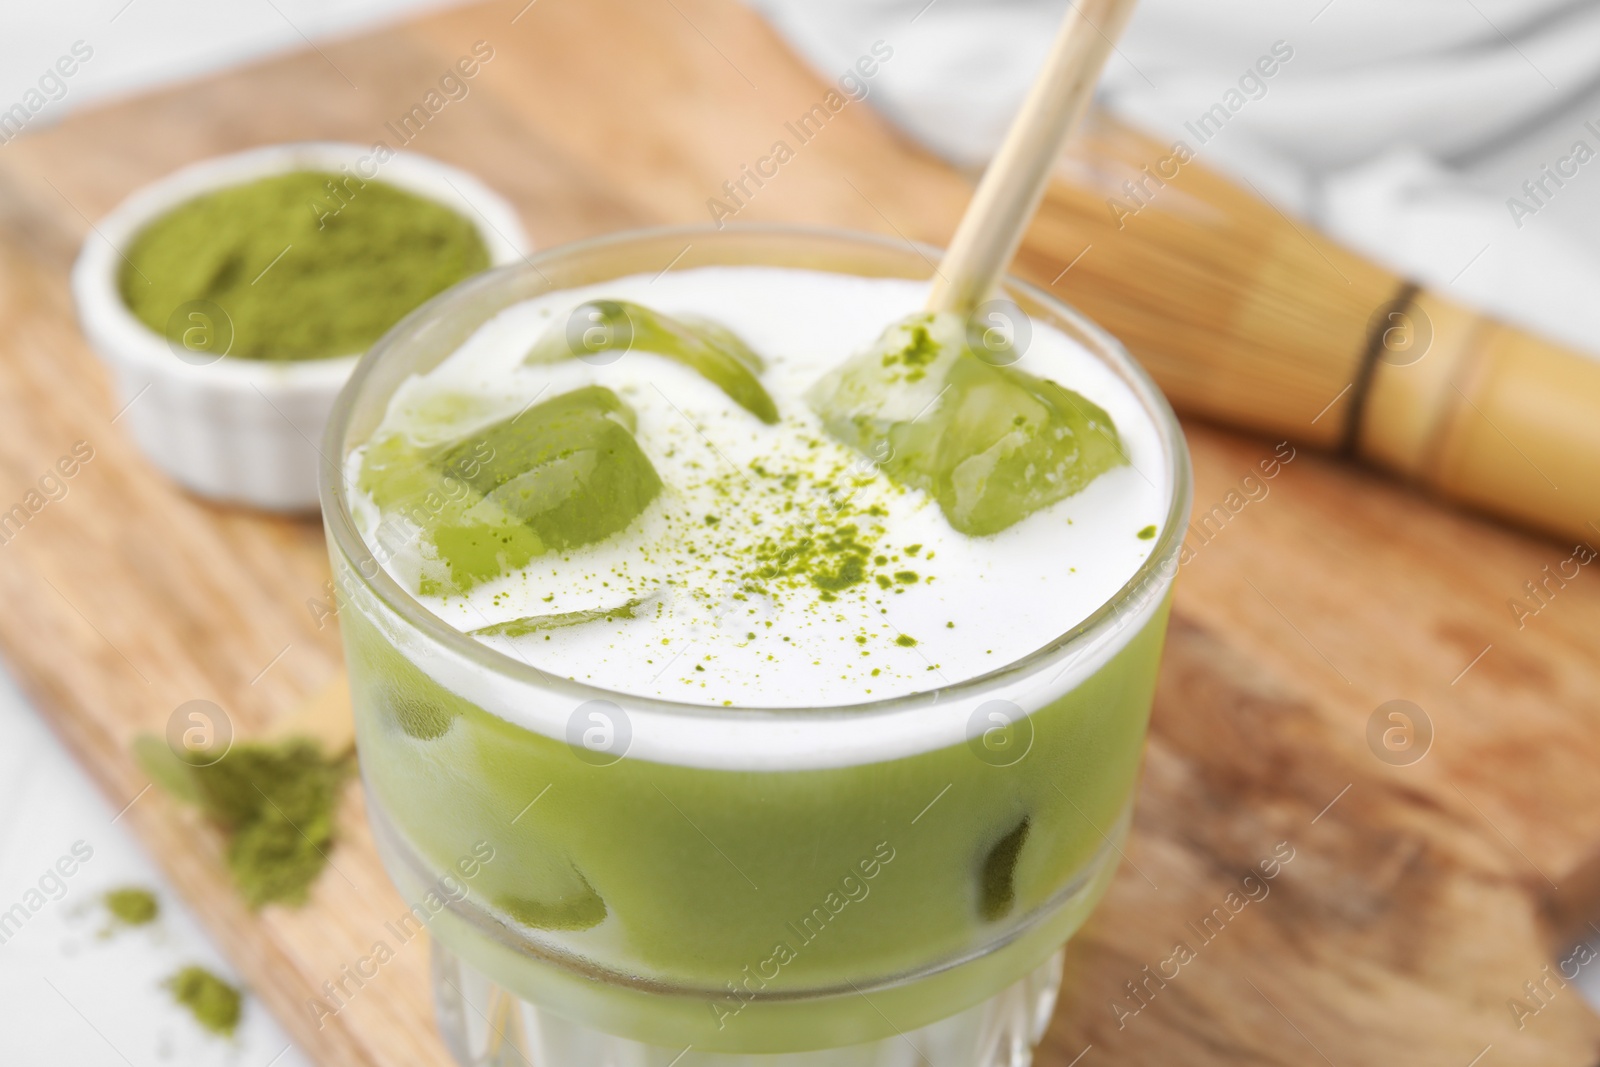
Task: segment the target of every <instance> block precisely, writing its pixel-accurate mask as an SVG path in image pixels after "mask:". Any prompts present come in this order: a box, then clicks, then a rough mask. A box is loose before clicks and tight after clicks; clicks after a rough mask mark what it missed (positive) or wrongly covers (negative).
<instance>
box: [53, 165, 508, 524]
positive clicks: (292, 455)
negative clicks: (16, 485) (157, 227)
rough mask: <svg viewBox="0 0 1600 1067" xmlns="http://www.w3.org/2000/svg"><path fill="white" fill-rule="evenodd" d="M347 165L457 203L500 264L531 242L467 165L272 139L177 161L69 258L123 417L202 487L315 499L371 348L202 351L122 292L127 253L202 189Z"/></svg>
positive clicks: (300, 504)
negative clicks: (143, 315) (360, 364)
mask: <svg viewBox="0 0 1600 1067" xmlns="http://www.w3.org/2000/svg"><path fill="white" fill-rule="evenodd" d="M374 167H376V171H375V172H374ZM341 168H343V169H345V170H346V172H348V173H354V174H356V175H357V176H359V177H362V178H367V179H369V180H370V179H375V180H377V181H382V182H387V183H389V184H391V185H395V186H398V187H399V188H402V189H405V190H408V191H410V192H413V193H416V194H418V195H421V196H426V197H428V198H429V199H432V200H436V201H438V202H439V203H441V204H443V205H445V206H446V207H449V208H452V209H454V210H455V211H458V212H460V213H461V215H463V216H464V217H466V218H467V219H469V220H471V221H472V223H473V224H474V225H476V226H477V228H478V232H479V233H480V234H481V235H482V237H483V241H484V245H485V246H486V247H487V249H488V251H489V260H490V263H491V264H492V265H494V266H500V265H502V264H505V263H509V262H511V261H513V260H517V259H520V258H522V257H523V256H525V255H526V254H527V252H528V250H529V248H528V239H527V236H526V234H525V233H524V232H523V229H522V223H521V222H520V220H519V219H518V217H517V213H516V210H515V209H514V208H512V206H511V205H510V204H508V203H507V202H506V201H505V200H503V199H501V198H500V197H499V196H498V195H496V194H495V193H493V192H491V191H490V190H489V189H488V188H487V187H486V186H485V185H484V184H483V183H482V182H480V181H478V179H476V178H474V177H473V176H472V175H470V174H467V173H466V172H464V171H461V170H458V169H456V168H455V167H450V166H446V165H445V164H443V163H440V162H437V161H436V160H433V159H429V158H428V157H426V156H421V155H416V154H414V153H410V152H396V153H394V154H392V155H391V156H390V158H389V159H388V160H387V161H386V162H383V163H381V164H380V163H378V162H377V157H376V155H375V154H374V151H373V149H372V148H370V147H362V146H360V145H354V144H337V143H319V142H311V143H304V144H283V145H269V146H267V147H265V148H257V149H252V150H251V151H248V152H240V153H238V154H236V155H230V156H221V157H218V158H216V159H210V160H206V161H204V162H201V163H196V164H193V165H192V166H188V167H184V168H183V169H182V170H178V171H174V172H173V173H172V174H169V175H167V176H166V177H165V178H162V179H161V180H160V181H157V182H154V183H152V184H150V185H147V186H145V187H144V188H143V189H140V190H139V191H138V192H135V193H134V194H133V195H131V196H129V197H128V199H126V200H124V201H123V202H122V203H121V204H120V205H118V206H117V208H116V210H114V211H112V212H111V214H109V215H107V216H106V217H105V218H103V219H101V220H100V222H99V223H98V225H97V226H95V227H94V228H93V230H91V232H90V234H89V236H88V238H87V239H86V240H85V241H84V243H83V250H82V251H81V252H80V253H79V254H78V261H77V263H76V264H75V265H74V266H73V269H72V295H73V299H74V301H75V302H76V304H77V309H78V321H79V324H80V325H81V326H82V328H83V332H84V334H85V336H87V337H88V339H89V343H90V345H91V346H92V347H93V348H94V350H95V352H96V353H98V354H99V356H100V358H101V359H102V360H104V361H105V363H106V365H107V366H108V367H109V368H110V369H111V373H112V376H113V378H114V379H115V381H116V392H117V397H118V399H117V406H118V408H119V409H120V410H121V414H120V415H118V416H117V421H119V422H125V423H127V425H128V428H129V430H130V432H131V433H132V434H133V438H134V440H135V441H136V442H138V444H139V447H140V448H141V449H143V450H144V452H145V454H146V455H147V456H149V457H150V459H152V460H153V461H154V462H155V463H156V465H157V466H159V467H160V468H161V469H162V470H164V471H166V472H167V473H168V474H169V475H171V476H172V477H173V478H174V479H176V480H177V481H178V482H179V483H181V484H182V485H184V486H185V487H186V488H188V489H190V490H193V491H194V492H196V493H199V494H200V495H202V496H206V497H210V498H212V499H214V500H220V501H226V502H229V503H238V504H248V505H251V506H254V507H259V508H266V509H269V510H273V511H310V510H314V509H315V508H316V507H317V459H318V456H317V449H318V448H319V447H320V446H319V444H318V442H320V441H321V440H322V431H323V427H324V425H325V424H326V423H327V421H328V414H329V412H330V411H331V410H332V409H333V401H334V397H336V396H337V395H338V393H339V390H340V389H341V388H342V387H343V386H344V383H345V380H346V379H347V378H349V377H350V372H351V371H352V370H354V369H355V365H356V361H357V360H358V359H359V358H360V356H361V353H359V352H352V353H351V354H349V355H347V356H337V357H333V358H329V359H312V360H259V359H241V358H235V357H228V356H224V357H221V358H212V359H210V360H200V361H196V360H195V359H194V357H193V356H192V354H190V353H187V352H184V353H181V354H180V353H179V351H178V350H177V348H176V347H175V346H173V345H170V344H169V343H168V341H167V339H166V338H165V337H163V336H162V335H160V334H158V333H156V332H155V331H154V330H151V329H150V328H149V327H148V326H146V325H145V324H144V323H143V322H141V321H139V320H138V319H137V318H135V317H134V315H133V313H132V312H131V311H129V310H128V308H127V305H125V304H124V303H123V302H122V296H121V294H120V293H119V292H118V290H117V275H118V273H119V270H120V268H121V267H122V263H123V258H122V252H121V251H120V250H121V249H124V248H126V247H127V246H128V244H129V242H130V241H131V240H132V239H133V237H134V236H135V235H137V234H138V232H139V231H140V230H141V229H143V228H144V227H145V226H146V225H147V224H149V223H150V222H152V221H154V220H155V219H156V218H158V217H159V216H161V215H163V214H165V213H166V212H167V211H169V210H171V209H172V208H174V207H176V206H177V205H179V204H181V203H183V202H185V201H187V200H190V199H192V198H194V197H196V196H198V195H200V194H202V193H207V192H210V191H212V190H215V189H220V188H223V187H226V186H230V185H238V184H241V183H243V182H248V181H251V180H253V179H256V178H261V177H265V176H267V175H271V174H282V173H285V172H287V171H295V170H327V171H335V172H337V171H340V170H341ZM183 357H188V358H183Z"/></svg>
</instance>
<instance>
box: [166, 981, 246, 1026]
mask: <svg viewBox="0 0 1600 1067" xmlns="http://www.w3.org/2000/svg"><path fill="white" fill-rule="evenodd" d="M162 984H163V985H165V986H166V987H167V990H168V991H169V992H171V994H172V999H173V1000H176V1001H177V1002H178V1003H179V1004H181V1005H183V1006H184V1007H185V1008H188V1009H189V1012H190V1014H192V1015H193V1016H194V1019H195V1022H197V1023H199V1024H200V1025H201V1026H203V1027H205V1028H206V1029H207V1030H210V1031H211V1032H212V1033H213V1034H218V1035H220V1036H222V1037H232V1036H233V1032H234V1030H236V1029H238V1026H239V1016H240V1014H241V1011H240V1008H241V1005H242V1003H243V1000H244V997H243V995H242V994H240V992H239V991H238V990H237V989H235V988H234V987H233V986H231V985H229V984H228V983H227V982H225V981H223V980H222V979H221V978H218V977H217V976H216V975H214V974H212V973H211V972H210V971H208V970H206V969H205V968H204V967H201V966H198V965H193V964H191V965H190V966H188V967H185V968H184V969H183V970H181V971H179V972H178V973H177V974H175V975H173V976H172V977H171V978H168V979H167V980H166V981H165V982H163V983H162Z"/></svg>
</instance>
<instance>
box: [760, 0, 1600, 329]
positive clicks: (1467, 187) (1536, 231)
mask: <svg viewBox="0 0 1600 1067" xmlns="http://www.w3.org/2000/svg"><path fill="white" fill-rule="evenodd" d="M750 2H751V3H752V4H753V5H754V6H755V7H757V8H758V9H759V10H761V11H763V12H764V13H765V14H766V15H767V16H768V17H769V18H770V19H771V20H772V21H773V22H774V23H775V24H776V25H777V26H778V27H779V29H780V30H781V31H782V32H783V33H784V34H785V35H786V36H788V37H789V39H790V40H791V42H792V43H793V44H794V45H795V46H796V48H797V49H798V50H799V51H800V52H801V53H802V54H803V55H805V56H806V57H808V59H809V60H810V61H811V62H812V63H813V64H815V65H816V66H817V67H818V68H819V69H820V70H822V71H824V72H828V73H830V74H831V73H837V72H838V71H840V70H843V69H845V68H846V67H848V66H850V65H851V64H852V63H853V62H854V61H855V59H856V58H857V57H858V56H860V55H862V54H865V53H866V52H867V51H868V50H869V49H870V47H871V45H872V44H873V43H874V42H876V41H880V40H881V41H884V42H886V43H887V44H888V45H889V46H891V47H892V48H893V49H894V55H893V58H892V60H891V61H889V62H886V63H884V64H883V66H882V69H881V71H880V72H879V74H878V76H877V77H875V78H874V79H873V82H872V84H871V87H870V95H869V99H870V100H871V101H872V102H873V103H874V104H876V105H877V106H878V108H879V109H880V110H881V111H882V112H883V113H884V114H885V115H886V116H887V117H889V118H890V119H891V120H892V121H894V122H895V123H897V124H898V125H899V126H901V127H902V128H903V129H905V130H906V131H907V132H909V133H910V134H911V135H913V136H914V137H917V138H919V139H920V140H922V141H923V142H924V143H926V144H927V145H928V146H930V147H931V148H932V149H934V150H935V151H936V152H938V153H940V154H941V155H943V156H945V157H946V158H948V159H950V160H952V161H953V162H956V163H959V164H963V165H981V163H982V162H983V161H984V160H985V159H987V157H988V155H989V153H990V152H992V151H993V149H994V147H995V145H996V144H997V143H998V142H999V140H1000V138H1001V136H1002V135H1003V134H1004V131H1005V128H1006V125H1007V123H1008V122H1009V121H1010V118H1011V115H1012V114H1013V112H1014V111H1015V109H1016V107H1017V104H1018V103H1019V101H1020V100H1021V97H1022V95H1023V93H1024V92H1025V91H1026V89H1027V86H1028V84H1029V82H1030V80H1031V79H1032V77H1033V74H1034V72H1035V71H1036V70H1037V68H1038V66H1039V64H1040V63H1041V62H1042V60H1043V58H1044V55H1045V53H1046V51H1047V50H1048V48H1049V45H1050V41H1051V39H1052V37H1053V36H1054V34H1055V31H1056V29H1057V27H1058V25H1059V22H1060V19H1061V17H1062V15H1063V14H1064V12H1065V10H1066V6H1065V4H1064V3H1063V2H1062V0H932V2H931V3H930V2H929V0H750ZM1275 49H1276V51H1275ZM1286 53H1287V54H1288V58H1286V59H1285V58H1282V57H1283V56H1284V55H1285V54H1286ZM1263 57H1268V58H1271V59H1275V60H1276V62H1275V63H1270V62H1269V63H1266V64H1264V65H1261V66H1258V63H1259V62H1260V61H1261V60H1262V59H1263ZM1268 68H1272V74H1271V76H1270V77H1265V76H1263V75H1262V71H1264V70H1266V69H1268ZM1101 100H1102V103H1103V104H1104V105H1105V106H1107V107H1109V108H1110V109H1111V110H1112V111H1114V112H1116V113H1117V114H1119V115H1121V116H1122V117H1124V118H1125V119H1127V120H1129V121H1131V122H1133V123H1135V124H1136V125H1138V126H1140V127H1143V128H1144V129H1146V130H1147V131H1149V132H1151V133H1153V134H1155V135H1156V136H1158V137H1160V138H1162V139H1164V140H1180V139H1181V140H1183V141H1184V142H1185V143H1186V144H1187V145H1188V146H1189V147H1190V148H1191V149H1193V150H1194V152H1195V155H1196V158H1198V159H1200V160H1202V161H1204V162H1205V163H1206V164H1207V165H1210V166H1213V167H1216V168H1219V169H1221V170H1223V171H1225V172H1227V173H1229V174H1232V175H1234V176H1235V177H1238V178H1242V179H1247V180H1248V181H1249V182H1250V183H1251V184H1253V185H1254V186H1255V187H1256V188H1257V189H1258V190H1259V191H1261V192H1262V193H1263V195H1266V196H1268V197H1270V198H1271V199H1273V200H1274V201H1275V202H1277V203H1278V204H1279V206H1281V207H1283V208H1284V209H1285V210H1287V211H1292V212H1296V213H1298V214H1299V215H1301V216H1303V217H1305V218H1307V219H1309V220H1311V221H1313V222H1314V223H1316V224H1317V225H1319V226H1321V227H1322V228H1323V229H1325V230H1326V231H1327V232H1329V233H1331V234H1332V235H1333V236H1334V237H1336V238H1338V239H1339V240H1341V241H1343V242H1345V243H1346V244H1348V245H1350V246H1352V247H1354V248H1355V249H1357V250H1359V251H1361V252H1364V253H1366V254H1367V255H1369V256H1371V257H1373V258H1374V259H1377V260H1379V261H1380V262H1383V263H1385V264H1387V265H1389V266H1391V267H1393V268H1394V269H1396V270H1399V271H1401V272H1403V273H1405V274H1407V275H1409V276H1411V277H1413V278H1415V279H1417V280H1418V281H1420V282H1422V283H1424V284H1425V285H1427V286H1429V287H1430V288H1434V289H1436V290H1441V291H1445V292H1448V293H1449V294H1450V295H1451V296H1454V297H1455V298H1457V299H1460V300H1463V301H1465V302H1468V303H1472V304H1476V305H1477V306H1479V307H1482V308H1484V309H1486V310H1489V311H1491V312H1493V313H1494V314H1496V315H1498V316H1500V317H1502V318H1504V319H1507V320H1509V321H1512V322H1515V323H1518V324H1519V325H1522V326H1525V327H1527V328H1530V329H1533V330H1537V331H1539V332H1542V333H1544V334H1547V335H1549V336H1552V337H1554V338H1557V339H1559V340H1563V341H1565V342H1567V343H1569V344H1572V345H1575V346H1578V347H1581V348H1585V349H1587V350H1589V351H1590V352H1593V353H1597V354H1600V0H1409V2H1407V3H1393V2H1381V0H1211V2H1210V3H1205V4H1197V3H1194V2H1193V0H1142V2H1141V4H1140V6H1139V8H1138V9H1137V11H1136V13H1135V15H1134V18H1133V21H1132V23H1131V24H1130V26H1129V28H1128V31H1127V33H1126V34H1125V36H1124V37H1123V39H1122V41H1121V42H1120V43H1119V46H1118V51H1117V53H1116V54H1115V55H1114V56H1113V57H1112V59H1111V61H1110V63H1109V65H1108V67H1107V71H1106V76H1105V80H1104V82H1103V85H1102V88H1101ZM1219 106H1220V107H1221V108H1223V109H1224V112H1225V118H1224V117H1223V116H1222V115H1216V117H1213V118H1212V120H1211V121H1210V123H1209V124H1208V125H1207V126H1205V127H1203V128H1202V127H1199V126H1197V125H1196V124H1197V123H1198V121H1199V119H1200V118H1201V116H1203V115H1205V114H1206V113H1207V112H1208V111H1211V110H1212V109H1213V108H1216V107H1219ZM1197 130H1198V131H1199V132H1200V133H1202V134H1205V135H1206V138H1207V139H1205V140H1204V141H1203V142H1202V141H1201V139H1200V138H1199V137H1197V136H1196V131H1197ZM1580 145H1581V147H1580ZM1547 167H1548V168H1549V169H1548V170H1546V169H1545V168H1547ZM1524 183H1528V184H1527V185H1526V186H1525V184H1524Z"/></svg>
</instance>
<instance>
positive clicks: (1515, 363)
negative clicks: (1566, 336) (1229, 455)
mask: <svg viewBox="0 0 1600 1067" xmlns="http://www.w3.org/2000/svg"><path fill="white" fill-rule="evenodd" d="M1182 147H1183V149H1184V150H1183V151H1181V152H1180V151H1178V150H1177V149H1178V148H1179V145H1174V144H1161V143H1159V142H1157V141H1154V140H1152V139H1151V138H1149V137H1146V136H1144V135H1143V134H1139V133H1136V132H1134V131H1132V130H1130V129H1128V128H1127V127H1124V126H1122V125H1120V124H1118V123H1116V122H1115V121H1112V120H1109V119H1107V118H1106V117H1105V116H1104V115H1100V114H1091V117H1090V121H1089V122H1088V123H1086V128H1085V129H1084V130H1083V132H1082V134H1081V135H1080V136H1078V137H1076V138H1074V139H1073V141H1072V142H1071V143H1069V145H1068V147H1067V151H1066V155H1065V156H1064V158H1063V159H1062V160H1061V161H1060V164H1059V165H1058V167H1057V169H1056V172H1055V174H1054V175H1053V179H1052V181H1051V182H1050V184H1049V186H1048V188H1047V189H1046V191H1045V195H1044V199H1043V202H1042V203H1041V205H1040V207H1039V211H1038V214H1037V216H1036V217H1035V219H1034V222H1033V225H1032V227H1031V228H1030V229H1029V231H1028V233H1027V235H1026V237H1025V238H1024V240H1023V242H1022V245H1021V247H1020V248H1019V249H1018V252H1017V259H1016V263H1015V264H1014V267H1013V269H1014V270H1015V271H1016V272H1017V273H1018V274H1020V275H1022V276H1023V277H1025V278H1027V279H1029V280H1030V281H1033V282H1035V283H1036V284H1038V285H1039V286H1041V287H1042V288H1045V289H1047V290H1048V291H1050V292H1051V293H1052V294H1054V295H1056V296H1059V297H1062V298H1063V299H1065V300H1067V301H1068V302H1069V303H1071V304H1074V305H1076V306H1077V307H1079V308H1080V309H1082V310H1083V311H1084V312H1085V313H1086V314H1087V315H1089V316H1090V317H1091V318H1093V319H1094V320H1095V321H1096V322H1098V323H1099V324H1100V325H1101V326H1104V327H1105V328H1106V329H1107V330H1109V331H1110V332H1111V333H1112V334H1113V335H1114V336H1116V337H1117V338H1118V339H1119V340H1121V341H1122V342H1123V344H1125V345H1127V347H1128V348H1129V349H1130V350H1131V351H1132V352H1133V354H1134V355H1135V356H1137V357H1138V358H1139V360H1140V361H1141V362H1142V363H1143V364H1144V365H1145V367H1146V368H1147V369H1148V370H1149V371H1150V373H1151V374H1152V376H1154V377H1155V379H1156V381H1157V382H1158V383H1159V384H1160V385H1161V388H1162V389H1163V390H1164V391H1165V392H1166V394H1167V396H1168V397H1169V398H1170V399H1171V400H1172V403H1173V406H1174V407H1176V408H1177V409H1178V410H1179V411H1181V412H1184V413H1185V414H1188V415H1191V416H1200V417H1203V418H1207V419H1210V420H1213V421H1216V422H1220V423H1224V424H1227V425H1232V426H1241V427H1246V428H1249V429H1252V430H1257V431H1260V432H1262V433H1265V434H1270V435H1272V436H1273V437H1275V438H1279V439H1282V438H1288V439H1290V440H1292V441H1295V442H1297V443H1301V444H1305V445H1309V446H1313V447H1320V448H1324V449H1327V450H1330V451H1336V452H1344V453H1345V454H1348V455H1352V456H1358V457H1361V458H1363V459H1365V460H1367V461H1369V462H1371V463H1373V464H1374V465H1376V466H1379V467H1383V468H1385V469H1388V470H1391V471H1394V472H1395V473H1397V474H1399V475H1401V476H1403V477H1405V478H1407V479H1410V480H1411V481H1413V482H1415V483H1417V484H1418V485H1421V486H1424V487H1426V488H1428V489H1430V490H1432V491H1433V492H1435V493H1437V494H1438V495H1440V496H1443V497H1447V498H1449V499H1452V500H1455V501H1458V502H1460V503H1463V504H1466V505H1469V506H1471V507H1473V508H1476V509H1480V510H1483V511H1487V512H1491V513H1493V514H1495V515H1498V516H1501V517H1502V518H1505V519H1508V520H1510V521H1512V522H1514V523H1518V524H1520V525H1524V526H1529V527H1532V528H1535V529H1538V530H1542V531H1544V532H1547V533H1552V534H1555V535H1557V536H1560V537H1562V538H1564V539H1576V540H1590V541H1591V543H1593V544H1595V545H1596V546H1597V547H1600V528H1597V527H1600V362H1597V361H1595V360H1591V359H1589V358H1587V357H1585V356H1583V355H1582V354H1579V353H1576V352H1573V351H1571V350H1569V349H1565V348H1563V347H1561V346H1559V345H1556V344H1553V343H1550V342H1547V341H1543V340H1541V339H1539V338H1536V337H1533V336H1531V335H1529V334H1527V333H1524V332H1521V331H1518V330H1516V329H1514V328H1512V327H1510V326H1506V325H1504V324H1502V323H1498V322H1495V321H1493V320H1491V319H1489V318H1487V317H1485V316H1482V315H1480V314H1478V313H1476V312H1473V311H1471V310H1469V309H1467V308H1464V307H1462V306H1460V305H1458V304H1456V303H1454V302H1452V301H1450V300H1448V299H1446V298H1444V297H1442V296H1439V295H1437V294H1434V293H1429V292H1425V291H1419V290H1418V288H1417V287H1416V286H1414V285H1409V284H1407V283H1406V282H1405V281H1404V280H1403V279H1401V278H1400V277H1398V276H1396V275H1395V274H1393V273H1391V272H1389V271H1387V270H1385V269H1383V268H1382V267H1379V266H1377V265H1376V264H1374V263H1372V262H1371V261H1369V260H1367V259H1365V258H1363V257H1361V256H1359V255H1357V254H1355V253H1353V252H1351V251H1350V250H1349V249H1347V248H1344V247H1342V246H1340V245H1339V244H1337V243H1336V242H1334V241H1332V240H1330V239H1329V238H1327V237H1325V236H1323V235H1322V234H1320V233H1318V232H1317V231H1316V230H1315V229H1313V228H1312V227H1310V226H1308V225H1306V224H1303V223H1297V222H1293V221H1291V220H1290V219H1289V218H1288V217H1287V216H1285V215H1284V214H1283V213H1282V212H1280V211H1279V210H1278V209H1277V208H1275V207H1273V206H1272V205H1271V204H1269V203H1267V202H1266V201H1265V200H1263V199H1262V198H1261V197H1260V196H1258V195H1257V194H1256V192H1255V191H1254V190H1251V189H1249V188H1246V187H1244V186H1243V185H1241V184H1237V183H1235V182H1233V181H1231V180H1229V179H1227V178H1224V177H1222V176H1221V175H1219V174H1218V173H1217V172H1215V171H1212V170H1210V169H1209V168H1208V167H1206V166H1205V164H1204V162H1203V160H1201V159H1199V158H1197V153H1196V152H1194V151H1193V149H1194V148H1195V146H1193V145H1184V146H1182ZM1202 151H1203V148H1202Z"/></svg>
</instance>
